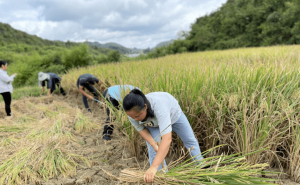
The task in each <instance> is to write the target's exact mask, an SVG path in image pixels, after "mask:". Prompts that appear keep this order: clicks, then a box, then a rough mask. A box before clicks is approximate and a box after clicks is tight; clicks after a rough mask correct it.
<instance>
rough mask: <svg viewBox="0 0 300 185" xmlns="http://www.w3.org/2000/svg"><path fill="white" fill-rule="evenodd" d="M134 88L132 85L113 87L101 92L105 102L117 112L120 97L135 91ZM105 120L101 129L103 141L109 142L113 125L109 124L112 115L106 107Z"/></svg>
mask: <svg viewBox="0 0 300 185" xmlns="http://www.w3.org/2000/svg"><path fill="white" fill-rule="evenodd" d="M135 88H136V87H134V86H132V85H115V86H112V87H109V88H107V89H106V90H105V91H104V92H103V97H104V98H105V100H106V101H107V102H108V103H110V104H111V105H112V106H113V107H114V108H116V109H117V110H119V105H120V101H122V97H124V96H125V94H126V92H127V91H130V90H132V89H135ZM106 113H107V119H106V122H105V126H104V129H103V139H105V140H107V141H109V140H111V138H110V136H111V135H112V134H113V130H114V125H112V124H111V121H114V120H113V118H112V113H111V112H110V109H109V108H108V107H106Z"/></svg>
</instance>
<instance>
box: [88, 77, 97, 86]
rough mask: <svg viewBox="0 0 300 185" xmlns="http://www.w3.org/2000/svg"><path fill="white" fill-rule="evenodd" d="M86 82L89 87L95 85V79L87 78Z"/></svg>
mask: <svg viewBox="0 0 300 185" xmlns="http://www.w3.org/2000/svg"><path fill="white" fill-rule="evenodd" d="M86 81H87V83H88V84H90V85H95V79H94V78H92V77H91V78H88V79H87V80H86Z"/></svg>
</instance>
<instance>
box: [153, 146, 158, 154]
mask: <svg viewBox="0 0 300 185" xmlns="http://www.w3.org/2000/svg"><path fill="white" fill-rule="evenodd" d="M153 149H154V151H155V152H156V153H157V152H158V145H155V146H154V147H153Z"/></svg>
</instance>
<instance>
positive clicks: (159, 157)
mask: <svg viewBox="0 0 300 185" xmlns="http://www.w3.org/2000/svg"><path fill="white" fill-rule="evenodd" d="M171 142H172V132H169V133H167V134H165V135H163V136H162V140H161V143H160V145H159V147H158V152H157V154H156V156H155V158H154V160H153V163H152V165H151V167H154V168H156V170H157V168H158V167H159V165H160V164H161V163H162V162H163V161H164V159H165V157H166V156H167V154H168V152H169V149H170V145H171ZM151 167H150V168H151Z"/></svg>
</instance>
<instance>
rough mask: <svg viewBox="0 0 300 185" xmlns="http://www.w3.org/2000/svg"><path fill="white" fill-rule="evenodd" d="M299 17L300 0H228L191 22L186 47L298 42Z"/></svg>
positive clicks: (299, 41) (267, 44)
mask: <svg viewBox="0 0 300 185" xmlns="http://www.w3.org/2000/svg"><path fill="white" fill-rule="evenodd" d="M299 17H300V1H299V0H228V1H227V3H226V4H224V5H223V6H222V7H221V8H220V9H219V10H217V11H216V12H213V13H211V14H210V15H206V16H204V17H200V18H198V19H197V20H196V22H195V23H194V24H193V25H192V27H191V28H192V30H191V32H190V34H189V36H188V38H187V40H189V41H192V42H193V43H192V47H191V48H189V50H210V49H227V48H237V47H253V46H254V47H255V46H270V45H278V44H299V43H300V19H299Z"/></svg>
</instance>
